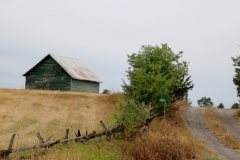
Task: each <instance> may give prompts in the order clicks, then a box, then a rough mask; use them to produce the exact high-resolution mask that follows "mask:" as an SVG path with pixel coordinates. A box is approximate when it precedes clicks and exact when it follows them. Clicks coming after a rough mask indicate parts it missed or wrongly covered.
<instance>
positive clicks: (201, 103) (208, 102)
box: [197, 97, 214, 107]
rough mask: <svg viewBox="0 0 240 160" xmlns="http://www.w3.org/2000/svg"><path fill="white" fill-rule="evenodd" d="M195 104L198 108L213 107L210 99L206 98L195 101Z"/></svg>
mask: <svg viewBox="0 0 240 160" xmlns="http://www.w3.org/2000/svg"><path fill="white" fill-rule="evenodd" d="M197 103H198V105H199V106H200V107H213V105H214V104H213V102H212V100H211V98H210V97H208V98H207V97H202V98H201V99H199V100H198V101H197Z"/></svg>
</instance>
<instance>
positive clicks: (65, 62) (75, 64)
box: [23, 54, 101, 83]
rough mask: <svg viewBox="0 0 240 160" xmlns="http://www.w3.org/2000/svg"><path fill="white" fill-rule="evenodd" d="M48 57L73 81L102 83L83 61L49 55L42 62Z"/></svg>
mask: <svg viewBox="0 0 240 160" xmlns="http://www.w3.org/2000/svg"><path fill="white" fill-rule="evenodd" d="M48 56H51V57H52V58H53V59H54V60H55V61H56V62H57V63H58V64H59V65H60V66H61V67H62V68H63V69H64V70H65V71H66V72H67V73H68V74H69V75H70V76H71V77H72V78H73V79H78V80H85V81H91V82H98V83H101V80H100V79H99V78H98V77H97V76H96V75H95V74H94V73H93V72H92V71H91V70H90V69H89V68H88V67H87V66H86V65H85V64H84V63H83V62H82V61H81V60H79V59H72V58H67V57H61V56H57V55H54V54H48V55H47V56H46V57H44V58H43V59H42V60H41V61H40V62H42V61H43V60H44V59H45V58H47V57H48ZM40 62H38V63H37V64H36V65H35V66H33V67H32V68H31V69H30V70H29V71H27V72H26V73H25V74H23V76H26V74H27V73H28V72H30V71H31V70H32V69H33V68H34V67H36V66H37V65H38V64H39V63H40Z"/></svg>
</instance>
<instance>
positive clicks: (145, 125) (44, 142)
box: [0, 104, 158, 158]
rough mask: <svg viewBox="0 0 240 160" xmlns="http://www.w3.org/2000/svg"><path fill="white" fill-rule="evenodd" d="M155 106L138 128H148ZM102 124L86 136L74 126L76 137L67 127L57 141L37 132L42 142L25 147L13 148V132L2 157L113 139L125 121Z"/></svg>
mask: <svg viewBox="0 0 240 160" xmlns="http://www.w3.org/2000/svg"><path fill="white" fill-rule="evenodd" d="M139 107H141V105H140V104H139ZM152 109H153V107H151V106H149V111H150V115H149V116H148V117H147V118H145V119H144V120H143V121H142V123H141V124H140V125H139V126H137V127H136V128H139V129H140V130H144V131H145V130H146V129H147V128H149V124H150V123H151V122H152V120H153V119H154V118H155V117H157V116H158V114H155V115H152V113H151V111H152ZM100 124H101V126H102V128H103V132H100V133H96V131H93V132H91V133H90V134H88V131H87V130H86V134H85V135H84V136H82V135H81V132H80V130H77V131H76V130H75V129H74V128H73V127H72V126H71V128H72V130H73V132H74V134H75V137H74V138H68V134H69V129H68V128H67V129H66V133H65V137H64V139H62V140H60V139H59V140H56V141H50V139H51V138H52V137H53V135H51V136H50V137H49V138H47V139H46V140H44V139H43V138H42V137H41V135H40V133H37V138H38V140H39V142H40V143H38V144H32V145H29V146H24V147H20V148H13V147H12V146H13V143H14V139H15V136H16V134H13V135H12V137H11V139H10V143H9V146H8V149H6V150H0V158H8V157H9V155H10V154H11V153H15V152H23V151H26V150H30V149H39V148H51V147H53V146H54V145H56V144H60V143H63V144H67V143H68V142H69V141H75V142H81V143H84V142H86V141H88V140H89V139H93V138H97V137H100V138H101V137H102V136H106V139H107V140H108V141H111V139H112V135H113V134H114V133H117V132H121V131H123V123H121V124H120V125H118V126H117V127H115V128H112V124H111V125H110V126H108V127H106V125H105V124H104V123H103V121H100Z"/></svg>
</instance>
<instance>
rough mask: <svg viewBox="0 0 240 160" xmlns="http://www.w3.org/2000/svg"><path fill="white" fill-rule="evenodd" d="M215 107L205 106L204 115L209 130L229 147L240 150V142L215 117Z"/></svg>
mask: <svg viewBox="0 0 240 160" xmlns="http://www.w3.org/2000/svg"><path fill="white" fill-rule="evenodd" d="M214 110H215V108H204V109H203V110H202V112H203V117H204V119H205V122H206V124H207V126H208V128H209V130H210V131H211V132H212V133H213V134H214V135H215V136H216V137H217V138H218V139H219V140H220V141H221V142H222V143H223V144H224V145H225V146H226V147H228V148H231V149H234V150H236V151H239V149H240V143H239V142H238V140H236V139H235V138H234V137H233V136H232V135H231V134H230V133H229V132H228V131H227V130H226V129H225V128H224V126H223V125H222V123H221V122H220V121H219V120H218V119H217V118H216V117H215V114H214Z"/></svg>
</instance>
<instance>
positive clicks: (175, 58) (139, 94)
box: [122, 44, 194, 106]
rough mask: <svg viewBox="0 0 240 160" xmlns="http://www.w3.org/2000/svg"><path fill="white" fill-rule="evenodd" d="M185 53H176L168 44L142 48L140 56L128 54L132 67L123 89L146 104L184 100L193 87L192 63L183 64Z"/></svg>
mask: <svg viewBox="0 0 240 160" xmlns="http://www.w3.org/2000/svg"><path fill="white" fill-rule="evenodd" d="M182 54H183V52H179V53H177V54H175V53H173V51H172V50H171V48H169V47H168V45H167V44H162V45H161V46H158V45H155V46H151V45H147V46H145V45H144V46H142V47H141V50H140V51H139V52H138V53H133V54H131V55H128V63H129V65H130V66H129V68H128V70H127V71H126V72H127V78H128V80H129V84H127V83H126V82H124V81H123V85H122V88H123V90H124V92H125V93H126V95H127V96H128V97H129V98H133V99H135V100H136V101H139V102H144V103H145V104H152V105H155V106H156V105H158V104H159V102H158V99H159V98H160V97H161V98H166V99H167V102H168V103H170V102H172V100H176V99H182V98H183V97H184V95H185V94H186V93H187V92H188V90H191V89H192V88H193V86H194V85H193V83H192V81H191V80H190V78H191V76H189V75H188V63H187V62H186V61H181V60H180V58H181V57H182Z"/></svg>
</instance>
